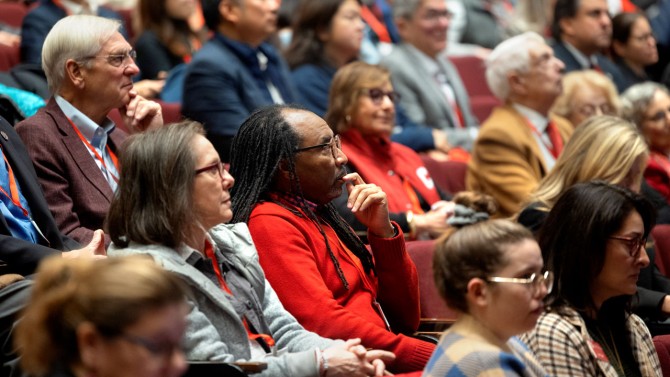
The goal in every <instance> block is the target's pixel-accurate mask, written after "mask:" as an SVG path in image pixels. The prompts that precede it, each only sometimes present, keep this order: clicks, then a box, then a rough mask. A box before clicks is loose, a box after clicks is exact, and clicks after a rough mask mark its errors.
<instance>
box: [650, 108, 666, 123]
mask: <svg viewBox="0 0 670 377" xmlns="http://www.w3.org/2000/svg"><path fill="white" fill-rule="evenodd" d="M669 113H670V108H668V109H661V110H659V111H657V112H656V113H654V115H652V116H649V117H645V120H646V121H649V122H657V123H658V122H663V123H666V122H667V118H668V114H669Z"/></svg>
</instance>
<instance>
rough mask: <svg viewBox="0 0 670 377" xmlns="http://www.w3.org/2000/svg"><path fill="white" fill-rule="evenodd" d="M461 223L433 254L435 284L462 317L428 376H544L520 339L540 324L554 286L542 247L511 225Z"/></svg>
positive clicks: (428, 369)
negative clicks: (548, 294)
mask: <svg viewBox="0 0 670 377" xmlns="http://www.w3.org/2000/svg"><path fill="white" fill-rule="evenodd" d="M473 213H474V211H473ZM454 225H456V224H454ZM458 225H462V226H459V228H460V229H458V230H455V231H453V232H448V233H446V234H445V236H444V237H443V238H441V239H440V240H438V242H437V246H436V249H435V255H434V257H433V271H434V276H435V285H436V286H437V289H438V291H439V292H440V295H441V296H442V298H443V299H444V300H445V301H446V303H447V305H448V306H449V307H450V308H451V309H452V310H455V311H456V312H457V313H458V319H457V320H456V322H455V323H454V324H453V325H452V326H451V327H449V329H448V330H447V331H446V332H445V333H444V335H442V337H441V339H440V343H439V344H438V346H437V349H436V350H435V353H434V354H433V356H432V357H431V359H430V361H429V362H428V365H427V366H426V369H425V370H424V374H423V375H424V376H426V377H431V376H435V377H437V376H452V375H453V376H485V375H505V376H528V377H530V376H537V377H540V376H546V375H547V373H546V372H545V371H544V369H543V368H542V365H541V364H540V362H539V361H538V360H537V359H536V358H535V356H534V355H533V354H532V352H530V351H529V350H528V348H527V346H526V345H525V344H523V343H522V342H521V341H520V340H519V339H518V338H516V335H520V334H521V333H524V332H526V331H529V330H532V329H533V327H535V322H536V321H537V319H538V318H539V317H540V314H542V312H543V308H544V305H543V303H542V299H543V298H544V297H545V296H546V295H547V293H548V292H550V291H551V287H552V284H553V275H552V273H551V271H545V270H544V263H543V262H542V254H541V253H540V247H539V246H538V245H537V242H536V241H535V240H534V239H533V235H532V234H531V233H530V232H529V231H528V230H526V229H525V228H524V227H522V226H521V225H519V224H516V223H513V222H511V221H509V220H489V221H484V222H480V223H475V224H472V225H466V224H458ZM454 229H455V228H454Z"/></svg>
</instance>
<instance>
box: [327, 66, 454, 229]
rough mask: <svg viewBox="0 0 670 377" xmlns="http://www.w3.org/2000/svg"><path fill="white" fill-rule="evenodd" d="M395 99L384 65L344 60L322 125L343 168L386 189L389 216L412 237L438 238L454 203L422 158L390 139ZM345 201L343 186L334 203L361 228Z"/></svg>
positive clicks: (350, 221)
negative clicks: (337, 144) (327, 128)
mask: <svg viewBox="0 0 670 377" xmlns="http://www.w3.org/2000/svg"><path fill="white" fill-rule="evenodd" d="M396 99H397V93H396V92H395V91H393V86H392V85H391V77H390V74H389V72H388V70H386V68H383V67H380V66H376V65H369V64H367V63H363V62H354V63H351V64H348V65H346V66H344V67H342V68H340V70H339V71H338V72H337V74H336V75H335V78H334V79H333V84H332V86H331V90H330V107H329V110H328V114H327V116H326V123H327V124H328V125H329V126H330V128H331V129H332V130H333V132H334V133H335V134H336V135H338V136H337V137H339V139H340V141H341V143H342V146H341V148H342V151H343V152H344V154H345V155H346V156H347V160H348V163H347V168H350V169H353V171H355V172H357V173H358V174H359V175H360V176H361V178H362V179H363V180H364V181H365V182H368V183H372V184H376V185H378V186H379V187H380V188H381V189H382V190H383V191H384V192H385V193H386V195H387V200H388V208H389V218H390V219H391V220H392V221H395V222H396V223H398V225H399V226H400V228H401V229H402V230H403V232H405V233H407V234H409V236H410V238H411V239H415V238H417V237H420V238H427V237H437V236H439V235H440V234H442V232H444V231H445V230H446V228H447V221H446V220H447V216H448V215H449V214H450V211H451V209H453V203H449V202H446V201H444V200H443V199H448V198H447V197H446V196H445V195H443V194H442V193H440V192H439V191H438V189H437V187H436V186H435V183H434V182H433V179H432V178H431V177H430V174H429V173H428V170H427V169H426V167H425V166H424V165H423V161H422V160H421V157H419V155H418V154H416V152H414V151H413V150H411V149H409V148H407V147H405V146H403V145H400V144H398V143H394V142H392V141H391V139H390V136H391V133H392V132H393V125H394V119H395V105H394V102H395V100H396ZM350 172H351V171H350ZM347 202H348V195H347V193H346V192H345V191H344V190H342V195H340V197H339V198H338V199H336V201H335V206H336V207H337V210H338V212H339V213H340V215H341V216H342V218H344V219H345V220H346V221H347V222H348V223H349V224H350V225H352V227H353V228H354V230H356V231H358V232H365V231H366V230H367V227H366V226H364V225H363V224H362V223H360V222H359V221H357V219H356V215H355V213H352V212H351V209H350V208H348V206H347Z"/></svg>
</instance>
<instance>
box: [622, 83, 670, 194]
mask: <svg viewBox="0 0 670 377" xmlns="http://www.w3.org/2000/svg"><path fill="white" fill-rule="evenodd" d="M621 101H622V105H623V107H622V114H623V116H624V117H625V118H626V119H628V120H630V121H631V122H633V123H635V124H636V125H637V127H638V128H639V129H640V131H641V132H642V134H643V135H644V138H645V140H646V141H647V144H648V145H649V149H650V151H651V153H650V156H649V162H648V163H647V166H646V168H645V169H644V178H645V180H646V181H647V183H648V184H649V185H650V186H651V187H652V188H653V189H654V190H656V191H658V192H659V193H660V194H661V195H663V197H665V199H666V201H667V202H668V203H670V157H669V156H670V129H668V125H669V123H670V91H668V89H667V88H666V87H665V86H663V85H660V84H656V83H653V82H645V83H642V84H637V85H633V86H632V87H630V88H629V89H628V90H627V91H625V92H624V93H623V94H622V95H621Z"/></svg>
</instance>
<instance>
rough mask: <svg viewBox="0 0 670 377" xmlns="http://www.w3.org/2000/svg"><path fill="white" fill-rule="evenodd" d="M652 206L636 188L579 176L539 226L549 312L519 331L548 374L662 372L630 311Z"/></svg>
mask: <svg viewBox="0 0 670 377" xmlns="http://www.w3.org/2000/svg"><path fill="white" fill-rule="evenodd" d="M654 221H655V213H654V209H653V207H652V206H651V204H650V203H649V202H648V201H647V200H646V199H644V198H643V197H641V196H640V195H638V194H636V193H634V192H632V191H629V190H627V189H625V188H622V187H619V186H615V185H611V184H608V183H605V182H600V181H594V182H588V183H579V184H576V185H574V186H572V187H571V188H570V189H568V190H567V191H566V192H565V193H564V194H563V195H562V196H561V197H560V198H559V199H558V201H557V202H556V204H555V205H554V207H553V208H552V210H551V212H550V213H549V215H548V216H547V219H546V220H545V222H544V225H543V227H542V229H541V230H540V234H539V244H540V247H541V248H542V252H543V254H544V256H545V260H546V262H547V267H548V269H550V270H552V271H554V274H555V285H554V289H553V290H552V291H551V292H550V293H549V295H548V296H547V298H546V300H545V302H546V305H547V312H546V313H545V314H543V315H542V316H541V317H540V319H539V320H538V322H537V325H536V326H535V328H534V329H533V330H532V331H530V332H528V333H526V334H524V335H523V336H522V339H523V340H524V341H525V342H526V343H527V344H528V346H529V347H530V348H531V350H532V351H533V352H534V353H535V354H536V355H537V357H538V358H539V359H540V361H541V362H542V363H543V365H544V367H545V368H546V369H547V371H548V372H549V374H550V375H552V376H611V377H616V376H621V377H624V376H661V369H660V366H659V361H658V356H657V355H656V351H655V349H654V345H653V343H652V340H651V335H650V334H649V330H648V329H647V327H646V326H645V324H644V322H643V321H642V319H641V318H640V317H638V316H637V315H635V314H633V313H632V312H631V311H630V304H631V301H632V298H633V297H634V295H635V292H636V291H637V280H638V276H639V275H640V270H641V269H642V268H644V267H646V266H647V265H648V264H649V258H648V256H647V253H646V251H645V249H644V246H645V243H646V239H647V237H648V235H649V231H650V230H651V228H652V227H653V225H654Z"/></svg>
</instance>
